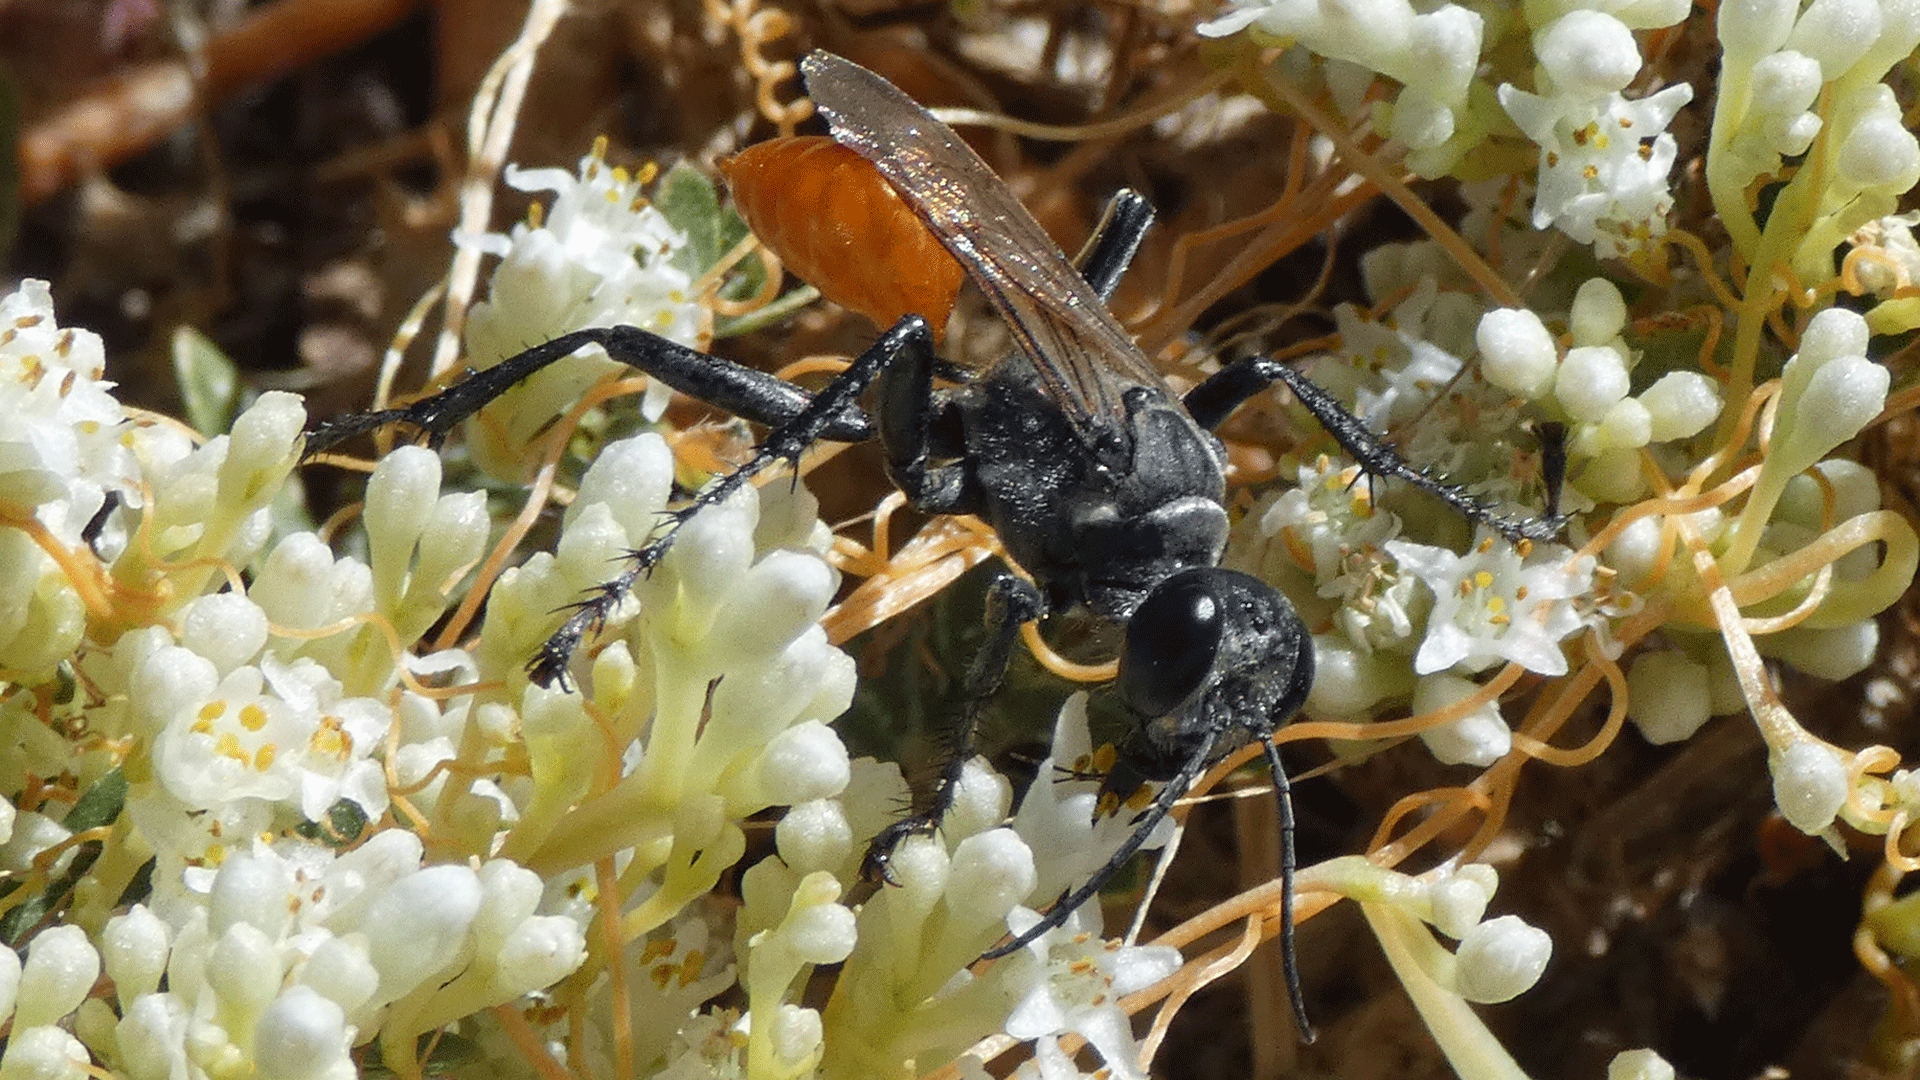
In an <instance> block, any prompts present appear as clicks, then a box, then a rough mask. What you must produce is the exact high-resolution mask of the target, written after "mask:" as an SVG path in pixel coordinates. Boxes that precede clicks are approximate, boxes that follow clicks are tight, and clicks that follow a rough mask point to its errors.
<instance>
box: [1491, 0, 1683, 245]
mask: <svg viewBox="0 0 1920 1080" xmlns="http://www.w3.org/2000/svg"><path fill="white" fill-rule="evenodd" d="M1576 14H1583V15H1595V16H1597V18H1598V19H1609V17H1608V16H1604V15H1598V13H1593V12H1587V13H1576ZM1567 18H1568V19H1571V18H1573V15H1569V16H1567ZM1564 21H1565V20H1562V22H1564ZM1588 22H1594V20H1584V21H1583V23H1582V25H1585V23H1588ZM1556 25H1558V24H1556ZM1616 25H1617V24H1616ZM1549 29H1552V28H1549ZM1545 34H1546V32H1545V31H1543V33H1542V36H1545ZM1597 37H1604V38H1607V40H1608V41H1609V42H1611V41H1612V38H1611V37H1610V36H1608V35H1598V36H1597ZM1628 41H1631V35H1628ZM1589 44H1590V45H1592V46H1593V47H1594V49H1595V50H1596V51H1597V52H1598V53H1600V54H1604V55H1608V56H1611V55H1613V54H1614V53H1618V52H1619V49H1618V47H1617V42H1616V43H1614V45H1615V47H1614V48H1611V49H1609V48H1607V47H1606V46H1605V43H1603V42H1601V41H1599V40H1594V41H1592V42H1589ZM1567 53H1568V55H1567V56H1566V57H1565V58H1564V59H1565V63H1564V64H1563V65H1562V72H1563V74H1566V75H1567V76H1568V77H1569V78H1574V79H1576V81H1577V82H1579V83H1582V84H1593V83H1595V81H1596V80H1598V81H1600V82H1608V81H1613V77H1614V76H1615V74H1617V72H1616V66H1615V65H1611V64H1606V63H1602V62H1600V61H1598V60H1595V61H1593V62H1581V61H1579V60H1578V58H1579V57H1581V56H1586V55H1588V54H1585V53H1582V52H1580V51H1579V50H1574V49H1569V50H1567ZM1546 59H1547V58H1546V56H1544V55H1543V56H1542V61H1543V63H1544V62H1545V61H1546ZM1618 59H1621V60H1624V54H1621V55H1620V56H1619V57H1618ZM1633 60H1634V64H1635V67H1636V68H1637V66H1638V61H1639V56H1638V53H1637V51H1636V52H1635V53H1634V55H1633ZM1601 71H1604V72H1605V73H1606V77H1605V78H1602V77H1601V75H1600V74H1598V73H1599V72H1601ZM1622 85H1624V84H1622ZM1499 98H1500V104H1501V106H1503V107H1504V108H1505V109H1506V110H1507V115H1508V116H1511V117H1512V118H1513V122H1514V123H1515V124H1517V125H1519V127H1520V130H1521V131H1523V132H1525V133H1526V136H1527V138H1529V139H1532V140H1533V141H1534V142H1535V143H1537V144H1539V146H1540V172H1539V178H1538V180H1537V182H1536V185H1535V186H1536V189H1537V190H1536V191H1535V193H1534V202H1533V224H1534V227H1535V228H1537V229H1544V228H1546V227H1547V226H1549V225H1553V226H1557V227H1558V228H1559V229H1560V231H1561V232H1564V233H1566V234H1567V235H1568V236H1571V237H1572V238H1573V239H1575V240H1577V241H1579V242H1580V243H1583V244H1592V245H1594V250H1595V253H1596V254H1598V255H1600V256H1602V257H1610V256H1614V255H1621V254H1625V253H1627V252H1630V251H1632V250H1635V249H1637V248H1639V247H1641V246H1642V245H1644V244H1645V243H1646V242H1647V241H1649V240H1651V239H1654V238H1657V237H1659V236H1660V235H1661V234H1663V233H1665V232H1666V229H1667V211H1668V210H1670V209H1671V208H1672V206H1673V195H1672V193H1671V192H1669V191H1668V190H1667V174H1668V172H1670V171H1671V170H1672V168H1673V163H1674V159H1675V157H1676V156H1677V155H1678V148H1677V146H1676V144H1675V143H1674V140H1673V136H1672V135H1669V134H1667V133H1666V128H1667V125H1668V124H1669V123H1671V122H1672V121H1673V118H1674V115H1675V114H1676V113H1678V112H1679V111H1680V109H1681V107H1682V106H1684V105H1685V104H1686V103H1687V102H1689V101H1691V100H1693V88H1692V87H1691V86H1689V85H1687V84H1685V83H1681V84H1679V85H1677V86H1669V87H1667V88H1666V89H1664V90H1661V91H1659V92H1657V93H1655V94H1652V95H1650V96H1648V97H1645V98H1641V99H1639V100H1637V101H1629V100H1627V99H1626V98H1624V97H1622V96H1621V95H1620V93H1619V91H1618V89H1612V90H1597V89H1595V88H1594V87H1593V86H1592V85H1576V86H1574V87H1566V88H1562V87H1557V86H1556V87H1542V88H1541V93H1538V94H1534V93H1528V92H1527V91H1524V90H1521V89H1519V88H1517V87H1515V86H1513V85H1511V84H1503V85H1502V86H1501V87H1500V89H1499Z"/></svg>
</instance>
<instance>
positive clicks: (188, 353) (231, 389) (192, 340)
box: [173, 326, 240, 435]
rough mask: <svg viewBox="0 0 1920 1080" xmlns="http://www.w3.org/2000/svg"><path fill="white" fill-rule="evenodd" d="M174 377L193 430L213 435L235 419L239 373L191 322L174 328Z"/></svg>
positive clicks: (238, 393) (238, 394)
mask: <svg viewBox="0 0 1920 1080" xmlns="http://www.w3.org/2000/svg"><path fill="white" fill-rule="evenodd" d="M173 378H174V381H175V382H176V383H178V384H179V386H180V401H181V403H182V404H183V405H184V407H185V410H186V414H187V423H189V424H192V425H193V427H194V430H196V431H199V432H200V433H202V434H204V435H213V434H217V433H219V432H222V431H225V430H227V426H228V425H229V424H231V423H233V416H234V412H235V410H236V408H237V406H238V405H239V403H240V373H239V371H238V370H237V369H236V368H235V367H234V365H233V361H232V360H229V359H227V354H226V353H223V352H221V351H220V346H218V345H215V344H214V343H213V340H212V339H211V338H209V337H207V336H206V335H205V334H202V333H201V332H200V331H198V330H195V329H194V328H193V327H191V326H182V327H180V328H179V329H178V330H175V331H174V332H173Z"/></svg>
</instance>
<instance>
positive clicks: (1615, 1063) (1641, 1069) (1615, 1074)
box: [1607, 1050, 1674, 1080]
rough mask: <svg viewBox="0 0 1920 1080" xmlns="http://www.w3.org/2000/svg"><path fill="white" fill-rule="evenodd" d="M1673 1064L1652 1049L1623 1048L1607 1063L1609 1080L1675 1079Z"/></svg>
mask: <svg viewBox="0 0 1920 1080" xmlns="http://www.w3.org/2000/svg"><path fill="white" fill-rule="evenodd" d="M1673 1076H1674V1073H1673V1066H1671V1065H1669V1064H1667V1061H1666V1059H1665V1058H1663V1057H1661V1056H1660V1055H1659V1054H1656V1053H1654V1052H1653V1051H1652V1050H1622V1051H1620V1052H1619V1053H1617V1054H1615V1055H1613V1060H1612V1061H1610V1062H1608V1063H1607V1080H1673Z"/></svg>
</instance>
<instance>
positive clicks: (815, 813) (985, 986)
mask: <svg viewBox="0 0 1920 1080" xmlns="http://www.w3.org/2000/svg"><path fill="white" fill-rule="evenodd" d="M1090 753H1091V748H1090V745H1089V742H1088V736H1087V727H1086V710H1085V700H1084V696H1083V695H1082V696H1077V697H1076V698H1075V699H1073V700H1072V701H1070V702H1069V704H1068V706H1067V708H1066V709H1065V710H1064V711H1063V712H1062V715H1061V719H1060V724H1059V726H1058V729H1057V732H1056V735H1055V742H1054V749H1053V754H1052V755H1051V756H1050V757H1049V758H1048V760H1047V761H1045V762H1042V763H1041V765H1040V772H1039V775H1040V776H1042V777H1047V776H1051V775H1054V774H1055V772H1056V769H1055V763H1059V765H1060V766H1062V767H1066V766H1074V767H1075V768H1076V769H1078V770H1083V769H1085V767H1086V766H1087V763H1088V761H1089V760H1090ZM1098 786H1099V785H1098V783H1097V782H1095V781H1091V780H1080V781H1066V782H1061V783H1036V784H1034V785H1033V787H1032V788H1031V789H1030V790H1029V792H1028V794H1027V797H1026V798H1025V799H1024V800H1023V801H1022V803H1021V806H1020V807H1019V809H1018V811H1017V812H1015V813H1014V814H1013V815H1012V816H1011V818H1009V815H1008V802H1009V797H1010V787H1009V785H1008V784H1007V782H1006V781H1005V780H1004V779H1003V778H1001V777H1000V776H998V775H997V774H995V773H993V772H992V771H991V770H989V769H988V768H987V767H986V766H985V764H984V763H983V762H981V761H978V760H976V761H973V762H970V763H968V765H967V768H966V771H965V773H964V775H963V776H962V779H961V785H960V791H959V795H958V798H957V800H956V802H955V806H954V808H953V810H952V811H951V812H950V813H949V814H948V816H947V817H946V818H945V820H944V821H943V823H942V825H941V828H940V831H939V833H938V834H936V835H934V836H922V837H909V838H908V839H906V840H905V841H904V842H902V843H901V844H900V846H899V847H898V848H897V849H896V850H895V851H894V853H893V857H892V859H891V860H890V862H889V864H888V871H889V874H890V875H891V876H892V878H893V880H894V882H895V884H896V886H897V887H893V888H887V889H883V890H881V891H880V892H879V893H877V894H875V895H873V896H872V897H870V898H869V899H868V900H867V901H866V902H865V903H864V904H863V905H861V906H860V908H859V909H858V911H857V912H856V913H850V912H847V911H846V909H844V908H839V907H837V906H833V907H831V909H830V910H831V911H833V912H837V914H833V915H832V916H831V917H827V909H823V910H822V911H821V913H819V914H816V915H813V916H810V917H808V918H806V919H804V920H800V921H798V922H797V923H796V918H795V914H794V912H795V911H797V910H798V908H797V907H790V906H789V905H790V903H791V904H795V905H797V904H799V903H800V901H799V900H797V899H795V900H793V901H791V902H790V901H789V899H788V898H790V897H799V896H801V895H810V896H813V897H814V898H815V899H814V900H813V901H812V903H813V904H814V905H816V906H817V905H821V904H828V905H831V904H832V903H833V902H834V901H835V900H836V898H838V897H840V896H843V895H844V893H845V890H846V889H847V887H848V886H850V885H851V884H852V883H854V882H855V881H857V880H858V874H859V864H860V861H861V859H862V858H863V857H864V854H865V851H864V846H863V844H862V843H861V841H862V840H863V839H864V838H865V837H866V836H869V835H871V834H872V833H873V832H874V831H876V830H877V829H878V828H879V827H880V826H881V825H882V824H883V823H884V822H885V821H886V820H887V818H886V814H887V808H888V807H889V806H894V805H898V801H899V800H900V799H901V798H903V797H904V793H905V788H904V785H903V784H902V782H901V780H900V776H899V773H898V770H897V769H895V768H893V767H892V766H881V765H877V764H875V763H873V762H871V761H864V760H863V761H861V762H856V763H855V774H854V779H853V783H852V784H851V785H850V786H849V788H848V791H847V793H846V795H845V796H844V797H843V798H841V799H838V800H819V801H816V802H812V803H808V804H804V805H796V806H795V807H794V809H793V811H792V812H791V813H789V814H788V815H787V817H786V818H785V819H783V820H782V822H781V824H780V828H779V830H778V833H777V839H778V841H779V845H780V855H781V858H780V859H768V860H766V861H764V862H761V863H759V864H757V865H755V866H754V867H752V868H751V869H750V870H748V871H747V873H746V876H745V878H744V879H743V881H742V893H743V896H744V898H745V908H744V909H743V911H742V912H741V915H740V925H739V929H738V931H737V933H736V940H737V941H738V942H739V943H740V951H741V953H742V955H743V956H744V957H745V959H746V963H747V966H748V975H747V977H746V978H745V979H744V980H743V985H745V986H747V987H748V990H749V993H750V996H752V999H753V1005H754V1008H755V1009H756V1011H757V1013H758V1014H759V1015H766V1012H765V1011H764V1010H765V1008H766V1006H767V1005H771V1004H772V1003H773V1002H775V1001H777V1000H778V998H779V995H780V994H781V993H784V992H786V991H787V989H788V987H789V986H790V985H791V984H792V983H793V981H794V980H795V979H796V977H797V975H798V973H799V971H800V967H801V965H802V964H803V963H804V964H818V963H837V962H841V961H844V962H845V966H844V967H843V968H842V970H841V972H840V975H839V978H838V981H837V982H836V984H835V986H834V990H833V993H832V996H831V997H830V998H829V1000H828V1002H827V1005H826V1007H825V1009H824V1010H823V1012H822V1013H821V1014H819V1015H817V1016H816V1015H812V1011H811V1010H805V1009H799V1008H798V1007H797V1006H783V1008H784V1009H786V1010H788V1014H789V1015H793V1016H794V1017H795V1019H794V1020H793V1021H792V1024H793V1025H794V1026H792V1027H791V1028H790V1029H789V1030H793V1031H799V1032H803V1033H810V1035H809V1038H808V1039H806V1040H797V1039H796V1040H790V1041H789V1043H788V1044H787V1046H786V1048H785V1049H783V1050H782V1054H783V1057H782V1059H781V1060H782V1061H783V1062H785V1063H786V1064H783V1065H782V1066H781V1069H780V1072H779V1075H782V1076H798V1075H801V1073H802V1072H803V1071H804V1069H803V1066H806V1065H808V1064H809V1063H812V1062H815V1061H818V1062H819V1063H820V1065H821V1068H822V1070H823V1071H824V1072H825V1073H826V1074H828V1075H871V1074H873V1073H874V1072H875V1071H876V1070H887V1069H892V1068H895V1067H897V1063H899V1062H901V1061H905V1060H921V1061H947V1060H951V1059H953V1058H955V1057H957V1056H958V1055H960V1054H961V1053H962V1052H963V1051H965V1050H966V1049H967V1047H969V1046H971V1045H972V1044H973V1043H974V1042H976V1041H978V1040H979V1039H981V1038H984V1037H986V1036H988V1035H991V1034H993V1033H995V1032H998V1031H1004V1032H1006V1033H1007V1034H1009V1035H1012V1036H1013V1037H1015V1038H1018V1039H1024V1040H1033V1041H1036V1042H1037V1043H1038V1046H1039V1053H1040V1054H1041V1056H1042V1057H1043V1058H1045V1059H1046V1060H1047V1061H1049V1062H1051V1063H1052V1064H1053V1065H1054V1066H1057V1067H1058V1068H1060V1069H1066V1070H1068V1071H1066V1072H1064V1073H1063V1072H1059V1071H1057V1069H1056V1071H1055V1072H1054V1073H1053V1075H1057V1076H1072V1077H1078V1076H1080V1075H1081V1073H1080V1072H1079V1070H1078V1068H1077V1067H1074V1066H1072V1065H1071V1064H1070V1062H1069V1061H1068V1059H1067V1058H1066V1055H1064V1054H1063V1053H1062V1052H1061V1051H1060V1050H1059V1048H1058V1046H1057V1042H1056V1040H1057V1037H1058V1036H1060V1035H1065V1034H1077V1035H1079V1036H1080V1037H1082V1038H1083V1039H1085V1040H1086V1041H1087V1043H1088V1044H1089V1045H1091V1046H1092V1047H1093V1048H1094V1049H1095V1050H1097V1051H1098V1052H1099V1054H1100V1056H1101V1059H1102V1061H1103V1062H1104V1069H1103V1070H1102V1074H1104V1075H1113V1076H1121V1077H1128V1078H1140V1077H1143V1076H1144V1073H1143V1072H1142V1071H1141V1069H1140V1067H1139V1064H1138V1061H1137V1056H1138V1047H1137V1046H1136V1045H1135V1043H1134V1040H1133V1034H1132V1031H1131V1028H1130V1026H1129V1024H1128V1021H1127V1016H1126V1014H1125V1013H1124V1012H1123V1011H1121V1009H1120V1008H1119V1004H1118V1002H1119V999H1120V998H1121V997H1122V996H1124V995H1126V994H1129V993H1132V992H1134V991H1135V990H1140V989H1144V988H1145V987H1147V986H1150V985H1152V984H1153V983H1154V982H1157V981H1158V980H1160V979H1162V978H1164V977H1165V976H1167V975H1169V974H1171V973H1172V972H1173V971H1174V970H1175V969H1176V968H1178V967H1179V964H1180V958H1179V955H1178V954H1177V953H1176V952H1174V950H1172V949H1167V948H1158V947H1135V946H1122V945H1121V944H1120V943H1118V942H1110V941H1106V940H1104V939H1103V938H1101V937H1100V936H1099V935H1098V933H1096V932H1094V930H1093V928H1090V927H1089V926H1088V925H1087V923H1086V919H1085V914H1084V913H1082V912H1076V913H1075V914H1074V915H1073V916H1072V917H1071V918H1070V919H1069V920H1068V921H1067V922H1066V923H1065V924H1064V925H1063V926H1061V927H1059V928H1057V929H1054V930H1052V931H1049V932H1047V933H1045V934H1043V935H1041V937H1040V938H1038V939H1037V940H1035V941H1034V942H1033V943H1032V944H1031V945H1029V946H1028V947H1027V948H1025V949H1023V950H1021V951H1020V952H1018V953H1015V954H1013V955H1011V956H1008V957H1006V958H1004V959H1002V960H1000V961H998V962H996V963H994V964H991V965H987V966H984V967H978V968H972V969H971V970H970V966H971V965H972V964H973V962H974V960H975V959H976V958H977V957H979V955H980V954H981V953H982V952H984V951H985V950H986V949H987V948H988V947H989V946H991V945H992V944H993V942H994V941H995V940H997V939H998V938H1000V937H1001V936H1002V935H1004V934H1005V933H1007V932H1008V931H1012V932H1014V933H1018V932H1020V931H1023V930H1025V929H1027V928H1029V927H1031V926H1033V925H1034V924H1035V922H1037V920H1038V918H1039V916H1038V915H1037V914H1035V913H1034V912H1033V911H1032V910H1030V909H1029V908H1027V907H1024V906H1022V905H1023V904H1025V903H1034V902H1046V901H1050V900H1051V899H1053V898H1054V897H1056V896H1058V895H1059V894H1060V892H1061V891H1062V890H1063V889H1065V888H1066V887H1067V886H1069V885H1071V884H1077V883H1078V882H1079V881H1080V880H1083V879H1084V878H1085V876H1086V874H1087V873H1089V872H1090V871H1092V870H1093V869H1094V868H1096V867H1097V866H1099V865H1100V864H1101V863H1103V862H1105V861H1106V858H1107V856H1108V855H1109V854H1111V853H1112V852H1113V850H1114V849H1115V848H1117V847H1118V846H1119V844H1120V842H1121V841H1122V840H1123V839H1125V837H1126V835H1127V833H1128V832H1129V829H1128V827H1127V823H1126V822H1125V821H1124V820H1123V819H1122V818H1121V817H1117V816H1112V815H1109V816H1106V817H1103V818H1100V819H1096V818H1095V816H1094V805H1095V800H1096V799H1097V797H1098ZM1003 822H1004V823H1005V824H1003ZM763 987H764V988H766V993H767V995H768V996H767V997H766V998H765V999H764V1002H763V1000H762V998H761V997H760V996H759V992H760V988H763ZM823 1031H824V1032H825V1033H826V1034H825V1037H824V1038H823V1036H822V1032H823ZM758 1037H759V1036H758V1033H757V1031H756V1032H755V1033H754V1034H753V1035H752V1036H751V1038H752V1039H754V1040H757V1039H758ZM747 1052H748V1053H749V1054H751V1053H752V1045H751V1044H750V1045H749V1047H748V1048H747Z"/></svg>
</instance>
